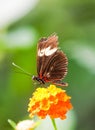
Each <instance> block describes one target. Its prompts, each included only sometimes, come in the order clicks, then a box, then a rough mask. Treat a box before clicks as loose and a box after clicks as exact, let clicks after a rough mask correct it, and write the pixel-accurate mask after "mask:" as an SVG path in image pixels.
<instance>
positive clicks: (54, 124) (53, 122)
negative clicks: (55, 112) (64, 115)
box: [51, 118, 57, 130]
mask: <svg viewBox="0 0 95 130" xmlns="http://www.w3.org/2000/svg"><path fill="white" fill-rule="evenodd" d="M51 121H52V124H53V127H54V130H57V127H56V123H55V120H54V119H52V118H51Z"/></svg>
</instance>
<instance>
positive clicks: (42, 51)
mask: <svg viewBox="0 0 95 130" xmlns="http://www.w3.org/2000/svg"><path fill="white" fill-rule="evenodd" d="M57 41H58V37H57V36H56V35H52V36H50V37H48V38H41V39H40V40H39V43H38V47H37V73H38V76H40V75H41V74H43V72H44V70H45V68H46V66H47V64H48V62H49V60H50V58H51V56H52V55H53V54H54V53H55V52H56V51H57V49H58V47H57V45H58V42H57ZM54 48H55V50H54V51H53V52H54V53H53V52H52V53H51V54H50V55H47V54H48V51H50V50H53V49H54ZM46 49H47V50H46ZM46 52H47V53H46Z"/></svg>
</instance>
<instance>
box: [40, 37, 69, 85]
mask: <svg viewBox="0 0 95 130" xmlns="http://www.w3.org/2000/svg"><path fill="white" fill-rule="evenodd" d="M57 46H58V37H57V36H56V35H53V36H50V37H49V38H42V39H41V40H40V41H39V43H38V54H37V73H38V76H39V77H40V78H43V79H44V80H45V81H50V82H56V83H58V84H59V81H60V80H61V79H62V78H64V77H65V75H66V74H67V64H68V62H67V57H66V55H65V54H64V53H63V52H62V51H61V50H59V49H58V47H57Z"/></svg>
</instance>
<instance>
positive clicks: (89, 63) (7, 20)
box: [0, 0, 95, 130]
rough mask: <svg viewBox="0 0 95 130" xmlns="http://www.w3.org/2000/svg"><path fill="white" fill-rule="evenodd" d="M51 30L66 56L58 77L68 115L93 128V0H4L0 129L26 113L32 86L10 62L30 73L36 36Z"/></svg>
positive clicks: (86, 129) (0, 10)
mask: <svg viewBox="0 0 95 130" xmlns="http://www.w3.org/2000/svg"><path fill="white" fill-rule="evenodd" d="M54 32H56V33H57V35H58V36H59V43H60V44H59V46H60V47H61V49H62V50H63V51H64V52H65V53H66V55H67V57H68V59H69V65H68V75H67V76H66V78H65V79H64V81H66V82H68V83H69V86H68V87H67V88H66V90H67V93H68V95H70V96H71V97H72V104H73V107H74V109H73V112H74V114H75V117H76V118H74V119H72V117H70V118H71V119H72V120H75V122H76V128H75V129H77V130H94V129H95V43H94V42H95V1H94V0H83V1H79V0H70V1H69V0H52V1H51V0H23V1H22V0H20V1H19V0H17V1H12V0H9V1H2V2H1V1H0V130H1V129H2V130H11V129H12V128H11V127H10V125H9V124H8V122H7V120H8V119H13V120H14V121H15V122H18V121H19V120H23V119H25V118H26V117H28V112H27V104H28V102H29V98H30V97H31V95H32V92H33V90H34V89H35V87H34V85H33V82H32V80H31V77H28V76H26V75H22V74H20V73H16V72H15V68H14V67H13V66H12V62H15V63H16V64H18V65H19V66H21V67H22V68H24V69H25V70H27V71H28V72H30V73H31V74H33V75H35V74H36V46H37V41H38V40H39V39H40V38H41V37H44V36H46V37H47V36H49V35H51V34H52V33H54ZM16 71H18V70H16ZM70 130H71V129H70ZM72 130H74V129H72Z"/></svg>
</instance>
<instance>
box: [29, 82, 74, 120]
mask: <svg viewBox="0 0 95 130" xmlns="http://www.w3.org/2000/svg"><path fill="white" fill-rule="evenodd" d="M70 99H71V97H70V96H68V95H67V94H66V91H65V90H62V89H61V88H57V87H56V86H55V85H50V86H49V87H47V88H37V89H36V91H35V92H34V93H33V96H32V98H30V102H29V105H28V111H29V112H30V116H31V117H33V116H34V115H38V116H39V117H40V118H41V119H44V118H45V117H46V116H47V115H49V116H50V117H51V118H61V119H65V118H66V113H67V112H68V111H69V110H70V109H72V104H71V103H70Z"/></svg>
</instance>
